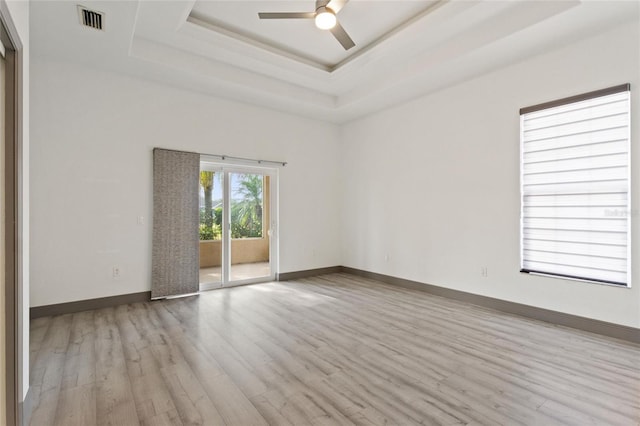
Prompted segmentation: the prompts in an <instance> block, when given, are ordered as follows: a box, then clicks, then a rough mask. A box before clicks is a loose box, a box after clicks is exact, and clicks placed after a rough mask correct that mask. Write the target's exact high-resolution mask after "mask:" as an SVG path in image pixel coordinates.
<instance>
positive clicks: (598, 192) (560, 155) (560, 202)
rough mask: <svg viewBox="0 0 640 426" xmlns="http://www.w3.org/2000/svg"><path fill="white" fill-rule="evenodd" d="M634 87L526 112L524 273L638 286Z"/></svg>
mask: <svg viewBox="0 0 640 426" xmlns="http://www.w3.org/2000/svg"><path fill="white" fill-rule="evenodd" d="M629 108H630V87H629V85H628V84H626V85H622V86H616V87H613V88H609V89H604V90H600V91H597V92H592V93H588V94H585V95H580V96H575V97H572V98H567V99H563V100H559V101H555V102H549V103H546V104H542V105H537V106H533V107H528V108H523V109H522V110H520V140H521V168H520V169H521V179H520V185H521V269H522V272H528V273H539V274H545V275H553V276H559V277H564V278H571V279H579V280H586V281H596V282H602V283H608V284H618V285H625V286H626V285H629V284H630V276H629V275H630V274H629V271H630V262H629V259H630V257H629V248H630V241H629V231H630V226H629V223H630V220H631V217H630V216H631V213H632V212H631V211H630V210H629V209H630V203H629V194H630V192H629V142H630V141H629V139H630V126H629V120H630V118H629Z"/></svg>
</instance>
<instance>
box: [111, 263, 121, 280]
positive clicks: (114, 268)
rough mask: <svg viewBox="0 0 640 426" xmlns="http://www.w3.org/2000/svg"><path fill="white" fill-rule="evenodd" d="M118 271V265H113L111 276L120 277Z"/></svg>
mask: <svg viewBox="0 0 640 426" xmlns="http://www.w3.org/2000/svg"><path fill="white" fill-rule="evenodd" d="M120 272H121V271H120V267H119V266H114V267H113V269H112V270H111V273H112V275H113V278H120Z"/></svg>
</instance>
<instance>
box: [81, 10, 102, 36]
mask: <svg viewBox="0 0 640 426" xmlns="http://www.w3.org/2000/svg"><path fill="white" fill-rule="evenodd" d="M78 14H79V15H80V23H81V24H82V25H84V26H85V27H90V28H95V29H96V30H103V31H104V13H102V12H96V11H95V10H89V9H87V8H86V7H84V6H78Z"/></svg>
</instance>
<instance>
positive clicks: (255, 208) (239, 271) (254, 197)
mask: <svg viewBox="0 0 640 426" xmlns="http://www.w3.org/2000/svg"><path fill="white" fill-rule="evenodd" d="M228 176H229V210H230V212H229V213H230V219H229V223H230V237H231V241H230V264H229V266H230V269H229V281H230V282H234V281H246V280H253V279H256V278H261V277H269V276H271V263H270V246H271V244H270V230H269V228H270V226H269V225H270V219H271V218H270V210H271V209H270V207H271V206H270V205H269V204H270V202H269V200H270V196H269V195H270V189H269V186H270V185H269V176H266V175H264V174H262V173H255V172H254V173H251V172H247V173H244V172H230V173H229V174H228Z"/></svg>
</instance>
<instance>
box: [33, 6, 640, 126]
mask: <svg viewBox="0 0 640 426" xmlns="http://www.w3.org/2000/svg"><path fill="white" fill-rule="evenodd" d="M81 4H82V5H83V6H85V7H88V8H91V9H94V10H97V11H101V12H104V13H105V14H106V18H105V30H104V31H97V30H94V29H89V28H85V27H82V26H81V25H80V24H79V20H78V12H77V3H76V2H72V1H50V0H47V1H38V0H36V1H32V3H31V22H30V25H31V35H30V36H31V47H32V54H33V55H34V56H35V57H37V56H45V57H51V58H55V59H56V60H65V61H70V62H73V63H80V64H84V65H88V66H92V67H97V68H103V69H108V70H112V71H116V72H122V73H126V74H130V75H135V76H140V77H143V78H147V79H152V80H156V81H159V82H162V83H165V84H169V85H172V86H178V87H182V88H185V89H188V90H194V91H197V92H200V93H204V94H211V95H213V96H222V97H225V98H229V99H234V100H239V101H242V102H248V103H252V104H257V105H261V106H266V107H270V108H274V109H278V110H282V111H286V112H291V113H294V114H298V115H303V116H308V117H313V118H317V119H320V120H326V121H331V122H336V123H342V122H347V121H350V120H353V119H355V118H358V117H361V116H363V115H366V114H369V113H372V112H375V111H378V110H380V109H383V108H386V107H389V106H392V105H395V104H397V103H400V102H404V101H406V100H409V99H412V98H415V97H417V96H420V95H422V94H426V93H429V92H433V91H435V90H439V89H442V88H444V87H446V86H448V85H452V84H455V83H457V82H460V81H462V80H464V79H468V78H472V77H474V76H476V75H479V74H481V73H484V72H488V71H490V70H492V69H496V68H498V67H500V66H504V65H506V64H510V63H513V62H516V61H519V60H522V59H524V58H526V57H528V56H531V55H535V54H539V53H543V52H544V51H546V50H548V49H550V48H553V47H556V46H559V45H562V44H566V43H569V42H571V41H573V40H577V39H579V38H582V37H585V36H589V35H591V34H595V33H597V32H600V31H604V30H606V29H608V28H611V27H613V26H615V25H618V24H620V23H622V22H625V21H630V20H636V21H637V20H638V16H639V12H638V10H639V5H638V2H636V1H620V2H616V1H579V0H567V1H513V0H512V1H496V0H478V1H456V0H453V1H451V0H450V1H433V0H431V1H424V0H388V1H380V0H351V1H349V2H348V3H347V4H346V5H345V7H344V8H343V9H342V10H341V11H340V12H339V14H338V18H339V20H340V22H341V24H342V26H343V27H344V28H345V29H346V30H347V31H348V32H349V34H350V35H351V37H352V38H353V40H354V41H355V43H356V47H354V48H353V49H351V50H349V51H344V49H342V47H341V46H340V44H339V43H338V42H337V41H336V40H335V39H334V38H333V37H332V36H331V34H330V33H328V32H325V31H322V30H319V29H317V28H315V26H314V25H313V21H312V20H269V21H267V20H259V19H258V18H257V13H258V12H276V11H313V9H314V1H310V0H295V1H294V0H289V1H270V0H258V1H243V0H232V1H218V0H198V1H194V0H180V1H133V0H131V1H95V0H87V1H83V2H82V3H81Z"/></svg>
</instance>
